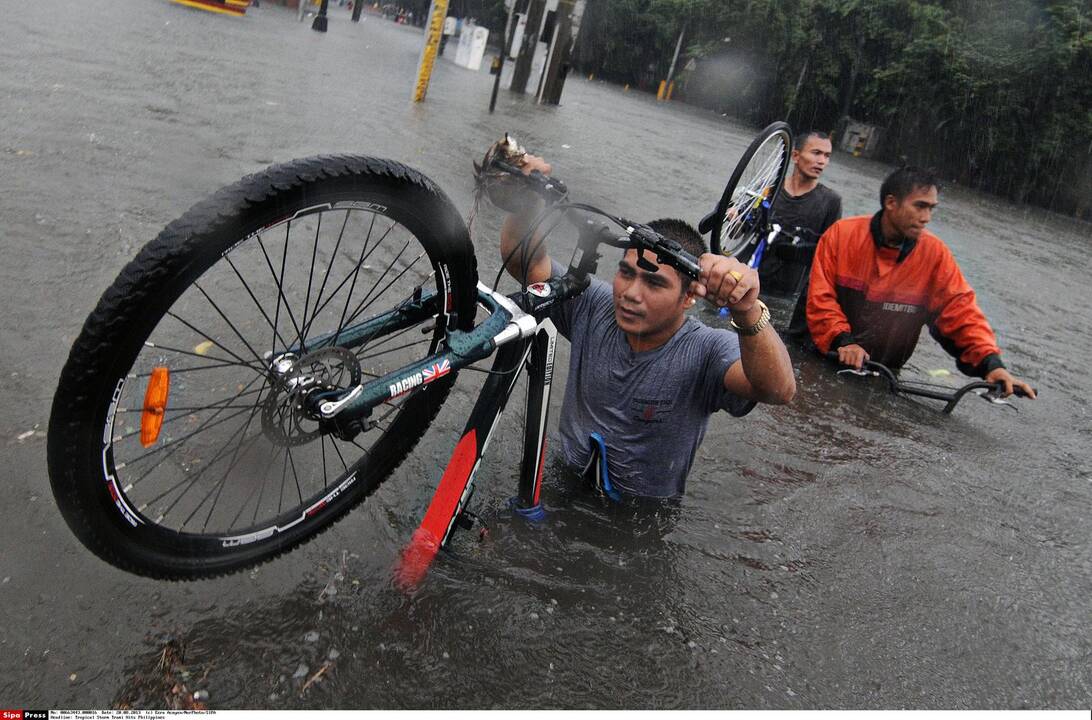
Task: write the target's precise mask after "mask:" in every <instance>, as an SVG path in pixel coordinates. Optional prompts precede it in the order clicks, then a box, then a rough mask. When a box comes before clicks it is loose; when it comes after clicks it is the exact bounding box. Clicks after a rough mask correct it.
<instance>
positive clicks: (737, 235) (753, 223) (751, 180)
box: [709, 122, 792, 256]
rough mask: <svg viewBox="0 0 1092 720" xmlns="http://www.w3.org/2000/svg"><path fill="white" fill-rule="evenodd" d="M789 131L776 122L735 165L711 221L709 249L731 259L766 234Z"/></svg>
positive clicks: (784, 168)
mask: <svg viewBox="0 0 1092 720" xmlns="http://www.w3.org/2000/svg"><path fill="white" fill-rule="evenodd" d="M791 148H792V129H791V128H790V127H789V125H788V124H787V123H784V122H775V123H772V124H770V125H768V126H767V127H766V128H764V129H763V130H762V132H760V133H759V134H758V135H757V136H756V137H755V139H754V140H752V141H751V144H750V145H749V146H748V147H747V150H746V151H745V152H744V153H743V156H742V157H741V158H740V159H739V162H738V163H736V167H735V169H734V170H733V171H732V174H731V176H730V177H729V179H728V184H727V185H725V187H724V192H723V193H722V194H721V198H720V202H718V203H717V208H716V210H715V211H714V213H713V217H712V218H711V220H712V224H711V228H710V229H711V235H710V238H709V244H710V248H711V249H712V251H713V252H714V253H717V254H722V255H728V256H734V255H737V254H738V253H740V252H741V251H742V250H744V249H745V248H746V247H747V246H748V245H750V244H752V243H754V242H756V241H757V240H758V239H759V237H760V236H761V235H762V234H763V233H764V232H766V228H767V222H768V219H769V218H768V214H769V207H770V206H772V205H773V204H774V202H775V201H776V200H777V196H778V194H779V193H780V192H781V188H782V186H783V184H784V181H785V173H786V171H787V170H788V166H789V156H790V154H791V152H792V150H791Z"/></svg>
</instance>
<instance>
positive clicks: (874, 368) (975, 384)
mask: <svg viewBox="0 0 1092 720" xmlns="http://www.w3.org/2000/svg"><path fill="white" fill-rule="evenodd" d="M826 357H827V359H829V360H834V361H837V360H838V353H837V352H834V351H831V352H828V353H826ZM846 371H848V372H852V373H854V374H859V375H873V376H875V377H882V378H883V379H884V380H886V381H887V385H888V388H889V389H890V390H891V392H893V393H902V394H904V395H916V396H918V397H926V398H930V399H932V400H943V401H944V402H946V403H947V404H946V405H945V406H944V412H945V413H946V414H947V413H951V412H952V410H954V409H955V406H956V405H957V404H958V403H959V401H960V400H962V399H963V396H964V395H966V394H967V393H969V392H972V391H974V390H985V391H986V392H985V393H982V397H983V399H985V400H987V401H990V402H1000V403H1003V404H1006V405H1007V404H1008V403H1006V402H1005V401H1003V400H1002V399H1001V393H1002V392H1003V391H1004V389H1005V386H1004V383H1000V382H992V383H991V382H986V381H985V380H975V381H972V382H969V383H967V384H966V385H963V386H961V387H958V388H951V390H950V391H949V392H941V391H939V390H934V389H929V388H924V387H915V386H914V385H912V384H909V383H903V382H900V381H899V378H898V376H897V375H895V373H894V371H892V370H891V368H889V367H887V366H886V365H883V364H882V363H878V362H876V361H875V360H865V361H864V364H863V365H862V366H861V369H856V368H851V367H846V368H844V369H842V370H839V371H838V372H846ZM1032 391H1033V392H1035V393H1036V394H1038V390H1035V389H1034V388H1032ZM1012 394H1013V395H1015V396H1016V397H1028V394H1027V393H1026V392H1024V390H1023V388H1020V387H1013V393H1012ZM1010 407H1012V408H1013V409H1014V410H1015V409H1016V407H1015V406H1014V405H1012V406H1010Z"/></svg>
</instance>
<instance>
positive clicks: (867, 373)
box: [837, 368, 880, 377]
mask: <svg viewBox="0 0 1092 720" xmlns="http://www.w3.org/2000/svg"><path fill="white" fill-rule="evenodd" d="M837 374H838V375H843V374H845V375H856V376H857V377H879V376H880V374H879V373H878V372H876V371H875V370H865V369H864V368H845V369H843V370H839V371H838V372H837Z"/></svg>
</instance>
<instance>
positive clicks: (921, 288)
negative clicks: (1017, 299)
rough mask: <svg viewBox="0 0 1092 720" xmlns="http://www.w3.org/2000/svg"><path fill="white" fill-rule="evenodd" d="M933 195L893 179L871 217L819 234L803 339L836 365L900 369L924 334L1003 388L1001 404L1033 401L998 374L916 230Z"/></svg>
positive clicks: (971, 306) (948, 256)
mask: <svg viewBox="0 0 1092 720" xmlns="http://www.w3.org/2000/svg"><path fill="white" fill-rule="evenodd" d="M939 192H940V184H939V182H938V181H937V178H936V177H935V176H934V175H933V174H932V173H930V172H928V171H925V170H921V169H919V168H914V167H906V168H902V169H900V170H896V171H895V172H893V173H892V174H891V175H889V176H888V177H887V179H886V180H884V182H883V185H882V186H881V187H880V204H881V209H880V211H879V212H878V213H876V214H875V215H873V216H872V217H868V216H867V215H863V216H860V217H852V218H846V219H845V220H841V221H839V222H837V223H835V224H834V225H832V226H831V227H830V229H828V230H827V231H826V232H825V233H824V234H823V236H822V238H820V240H819V246H818V248H817V249H816V253H815V261H814V263H813V264H812V269H811V279H810V283H811V287H810V290H809V292H808V301H807V320H808V330H809V331H810V332H811V336H812V339H813V340H814V341H815V344H816V345H817V346H818V348H819V350H820V351H821V352H824V353H826V352H831V351H837V353H838V360H839V361H840V362H841V363H842V364H844V365H850V366H853V367H856V368H859V367H861V365H862V364H863V363H864V361H865V360H875V361H876V362H880V363H883V364H884V365H887V366H888V367H890V368H899V367H902V365H903V364H904V363H905V362H906V361H907V360H909V359H910V356H911V355H912V354H913V352H914V348H915V347H916V346H917V342H918V336H919V335H920V334H921V328H922V326H924V325H928V327H929V332H930V334H931V335H932V336H933V337H934V338H936V340H937V341H938V342H939V343H940V344H941V346H942V347H943V348H944V349H945V350H946V351H947V352H948V353H949V354H951V355H952V356H953V357H955V359H956V364H957V365H958V367H959V369H960V370H961V371H962V372H964V373H966V374H967V375H975V376H978V377H981V378H984V379H985V380H986V381H987V382H1000V383H1002V384H1003V385H1004V388H1005V391H1004V394H1005V395H1006V396H1008V395H1011V394H1012V392H1013V390H1014V388H1020V389H1021V390H1022V391H1023V392H1024V393H1026V394H1027V395H1028V396H1029V397H1035V391H1034V390H1033V389H1032V388H1031V386H1029V385H1028V384H1027V383H1025V382H1023V381H1022V380H1018V379H1017V378H1014V377H1013V376H1012V375H1011V374H1010V373H1009V371H1008V370H1006V369H1005V366H1004V364H1003V363H1002V362H1001V350H1000V349H999V348H998V347H997V340H996V338H995V337H994V333H993V330H992V329H991V328H990V325H989V323H988V322H987V321H986V316H985V315H984V314H983V313H982V311H981V310H980V309H979V307H978V304H977V303H976V302H975V295H974V290H972V289H971V286H970V285H969V284H968V283H967V281H966V280H965V279H964V277H963V273H961V272H960V270H959V266H958V265H957V264H956V261H955V258H954V257H952V252H951V251H950V250H949V249H948V247H947V246H946V245H945V244H944V243H943V242H941V240H940V238H938V237H937V236H936V235H933V234H932V233H930V232H928V231H926V230H925V225H926V224H927V223H928V222H929V220H930V219H931V217H932V212H933V210H934V209H935V208H936V206H937V196H938V194H939Z"/></svg>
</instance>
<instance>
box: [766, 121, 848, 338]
mask: <svg viewBox="0 0 1092 720" xmlns="http://www.w3.org/2000/svg"><path fill="white" fill-rule="evenodd" d="M832 151H833V146H832V145H831V142H830V137H829V136H828V135H827V134H826V133H823V132H820V131H818V130H809V131H807V132H802V133H800V134H799V135H797V136H796V138H795V139H794V140H793V149H792V162H793V170H792V173H790V174H789V175H788V176H787V177H786V178H785V183H784V186H783V187H782V188H781V192H780V193H778V195H777V199H776V200H775V201H774V204H773V207H771V208H770V219H771V222H773V223H776V224H778V225H780V226H781V229H782V231H783V232H786V233H788V234H790V235H792V236H794V237H798V238H799V239H800V241H799V243H789V242H775V243H774V244H773V245H772V246H770V247H768V248H767V250H766V252H765V254H764V255H763V257H762V262H761V263H760V264H759V266H758V277H759V281H760V282H761V283H762V287H764V288H766V290H767V292H773V293H777V294H783V295H786V296H790V297H792V296H795V297H796V298H797V301H796V306H795V307H794V309H793V314H792V319H791V320H790V322H789V328H788V333H787V334H788V335H789V336H790V337H795V338H807V337H808V324H807V318H806V315H805V308H806V306H807V298H808V273H809V272H810V271H811V263H812V258H813V257H814V255H815V244H816V243H817V242H818V240H819V237H820V236H821V235H822V234H823V233H824V232H826V231H827V228H829V227H830V226H831V225H833V224H834V223H835V222H837V221H838V220H840V219H841V217H842V197H841V196H840V195H839V194H838V193H836V192H834V191H833V190H831V189H830V188H829V187H827V186H826V185H823V184H822V183H820V182H819V178H820V177H821V176H822V174H823V171H824V170H825V169H826V167H827V164H828V163H829V162H830V156H831V153H832Z"/></svg>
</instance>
